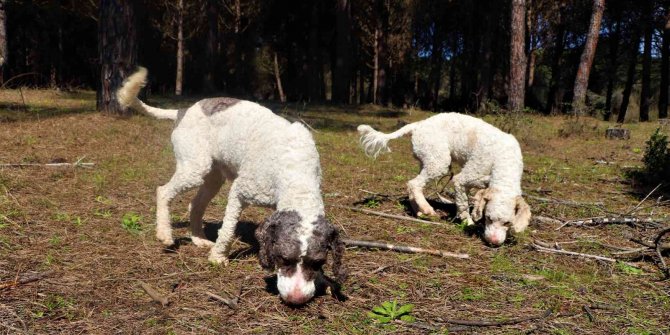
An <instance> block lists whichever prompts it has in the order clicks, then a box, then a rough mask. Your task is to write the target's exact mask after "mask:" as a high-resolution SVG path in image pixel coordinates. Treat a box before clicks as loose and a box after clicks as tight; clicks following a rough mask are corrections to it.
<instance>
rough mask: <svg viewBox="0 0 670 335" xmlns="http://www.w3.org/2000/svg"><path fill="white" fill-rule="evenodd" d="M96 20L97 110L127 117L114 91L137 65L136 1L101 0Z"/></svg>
mask: <svg viewBox="0 0 670 335" xmlns="http://www.w3.org/2000/svg"><path fill="white" fill-rule="evenodd" d="M99 10H100V12H99V21H98V50H99V55H100V86H99V87H98V90H97V99H96V100H97V101H96V102H97V109H98V111H101V112H103V113H106V114H111V115H117V116H130V115H131V111H130V110H129V109H122V108H121V107H120V106H119V103H118V101H117V100H116V90H117V89H118V88H119V87H120V86H121V84H122V83H123V80H124V79H125V78H126V77H127V76H128V75H130V74H131V73H132V72H133V71H134V70H135V66H136V62H137V30H136V24H135V1H131V0H101V1H100V8H99Z"/></svg>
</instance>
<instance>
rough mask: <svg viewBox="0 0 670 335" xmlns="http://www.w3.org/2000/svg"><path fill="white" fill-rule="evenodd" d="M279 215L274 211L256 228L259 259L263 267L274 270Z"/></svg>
mask: <svg viewBox="0 0 670 335" xmlns="http://www.w3.org/2000/svg"><path fill="white" fill-rule="evenodd" d="M278 224H279V216H278V215H277V213H273V214H272V215H271V216H270V217H269V218H268V219H267V220H265V222H263V223H262V224H261V225H260V226H259V227H258V228H256V232H255V234H254V235H256V240H258V244H259V249H258V261H259V262H260V263H261V266H262V267H263V269H266V270H269V271H272V270H274V268H275V261H274V256H273V255H272V246H273V245H274V241H275V239H276V231H277V226H278Z"/></svg>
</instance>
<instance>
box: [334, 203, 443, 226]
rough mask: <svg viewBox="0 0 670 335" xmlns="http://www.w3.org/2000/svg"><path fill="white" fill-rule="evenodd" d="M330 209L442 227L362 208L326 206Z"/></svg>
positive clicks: (428, 222)
mask: <svg viewBox="0 0 670 335" xmlns="http://www.w3.org/2000/svg"><path fill="white" fill-rule="evenodd" d="M328 206H330V207H335V208H342V209H348V210H350V211H354V212H360V213H363V214H368V215H376V216H381V217H384V218H389V219H397V220H405V221H410V222H417V223H427V224H434V225H442V224H441V223H439V222H433V221H428V220H422V219H415V218H410V217H407V216H401V215H394V214H387V213H382V212H376V211H371V210H369V209H363V208H356V207H349V206H342V205H334V204H328Z"/></svg>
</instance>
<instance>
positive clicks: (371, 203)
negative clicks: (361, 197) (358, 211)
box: [363, 198, 381, 208]
mask: <svg viewBox="0 0 670 335" xmlns="http://www.w3.org/2000/svg"><path fill="white" fill-rule="evenodd" d="M379 205H381V202H379V200H377V199H375V198H370V199H367V200H365V203H364V204H363V206H365V207H367V208H377V207H379Z"/></svg>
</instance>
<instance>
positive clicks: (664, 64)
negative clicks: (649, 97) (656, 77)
mask: <svg viewBox="0 0 670 335" xmlns="http://www.w3.org/2000/svg"><path fill="white" fill-rule="evenodd" d="M668 71H670V10H668V12H667V14H666V22H665V26H664V27H663V45H662V46H661V87H660V90H661V93H660V94H659V96H658V117H659V118H660V119H663V118H667V117H668V88H669V86H670V85H669V83H670V80H669V78H668V77H669V75H670V74H669V73H668Z"/></svg>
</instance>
